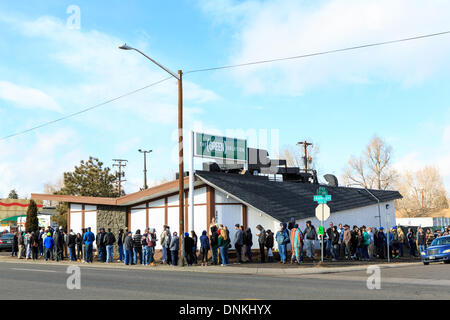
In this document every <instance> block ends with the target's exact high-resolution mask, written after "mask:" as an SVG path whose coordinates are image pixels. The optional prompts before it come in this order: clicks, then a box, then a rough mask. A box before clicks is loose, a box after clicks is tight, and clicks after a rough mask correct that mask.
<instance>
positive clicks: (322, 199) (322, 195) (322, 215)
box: [314, 187, 331, 262]
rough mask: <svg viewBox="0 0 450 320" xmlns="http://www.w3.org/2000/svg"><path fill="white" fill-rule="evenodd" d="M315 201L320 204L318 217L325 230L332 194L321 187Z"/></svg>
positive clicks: (317, 212)
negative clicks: (324, 225) (328, 203)
mask: <svg viewBox="0 0 450 320" xmlns="http://www.w3.org/2000/svg"><path fill="white" fill-rule="evenodd" d="M314 201H316V202H317V203H318V204H319V205H318V206H317V208H316V218H317V219H318V220H320V221H321V230H322V231H323V230H324V228H323V224H324V221H325V220H328V218H329V217H330V207H329V206H328V205H327V202H328V201H331V196H330V195H329V194H328V192H327V190H326V189H325V188H324V187H321V188H319V190H317V195H316V196H314ZM324 233H325V232H323V233H322V237H321V242H322V245H321V259H320V260H321V261H322V262H323V237H324Z"/></svg>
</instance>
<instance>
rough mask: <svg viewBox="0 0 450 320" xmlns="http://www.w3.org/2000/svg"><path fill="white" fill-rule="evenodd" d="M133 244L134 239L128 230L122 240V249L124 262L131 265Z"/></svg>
mask: <svg viewBox="0 0 450 320" xmlns="http://www.w3.org/2000/svg"><path fill="white" fill-rule="evenodd" d="M133 245H134V241H133V238H132V233H131V231H129V232H128V233H127V235H126V236H125V239H124V240H123V250H124V260H123V262H124V264H125V265H127V266H128V265H132V264H133Z"/></svg>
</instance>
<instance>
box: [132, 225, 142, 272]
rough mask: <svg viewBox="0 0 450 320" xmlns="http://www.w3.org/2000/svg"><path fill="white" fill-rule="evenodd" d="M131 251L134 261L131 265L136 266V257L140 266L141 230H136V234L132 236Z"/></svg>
mask: <svg viewBox="0 0 450 320" xmlns="http://www.w3.org/2000/svg"><path fill="white" fill-rule="evenodd" d="M133 251H134V256H133V257H134V259H133V264H137V263H138V262H137V261H138V256H139V263H140V264H142V235H141V230H140V229H137V230H136V233H135V234H134V236H133Z"/></svg>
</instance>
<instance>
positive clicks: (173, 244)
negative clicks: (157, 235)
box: [169, 232, 180, 266]
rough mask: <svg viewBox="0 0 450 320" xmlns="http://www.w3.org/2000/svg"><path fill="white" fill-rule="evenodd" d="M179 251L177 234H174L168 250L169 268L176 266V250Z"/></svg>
mask: <svg viewBox="0 0 450 320" xmlns="http://www.w3.org/2000/svg"><path fill="white" fill-rule="evenodd" d="M179 249H180V238H179V237H178V233H176V232H174V233H173V237H171V239H170V244H169V250H170V256H171V257H170V259H171V262H172V264H171V266H176V265H178V250H179Z"/></svg>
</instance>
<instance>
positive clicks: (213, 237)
mask: <svg viewBox="0 0 450 320" xmlns="http://www.w3.org/2000/svg"><path fill="white" fill-rule="evenodd" d="M218 241H219V234H218V233H217V225H215V224H213V225H212V226H211V236H210V243H211V253H212V264H213V265H217V264H218V263H219V261H218V256H217V250H218V248H219V246H218Z"/></svg>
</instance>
